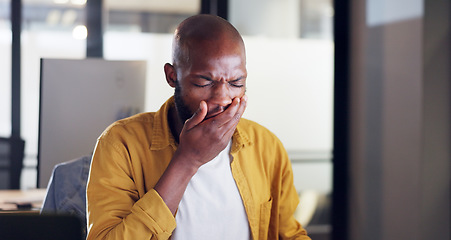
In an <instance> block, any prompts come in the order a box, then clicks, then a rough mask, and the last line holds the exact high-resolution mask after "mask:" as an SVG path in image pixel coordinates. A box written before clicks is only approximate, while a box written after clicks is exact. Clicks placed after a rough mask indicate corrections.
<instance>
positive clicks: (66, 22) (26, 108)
mask: <svg viewBox="0 0 451 240" xmlns="http://www.w3.org/2000/svg"><path fill="white" fill-rule="evenodd" d="M85 4H86V0H84V1H83V0H71V1H69V0H23V1H22V8H23V10H22V36H21V37H22V43H21V47H22V50H21V53H22V61H21V78H22V79H21V81H22V84H21V94H22V102H21V108H22V109H21V118H22V122H21V125H22V126H21V129H22V137H23V139H24V140H25V142H26V143H25V159H24V170H23V174H22V183H21V185H22V188H25V189H26V188H35V187H36V181H37V180H36V179H37V168H36V167H37V149H38V127H39V126H38V124H39V85H40V59H41V58H84V57H85V56H86V54H85V52H86V30H85V29H86V28H85V27H84V22H85ZM63 141H69V139H64V140H63ZM67 160H70V159H67ZM45 186H47V183H40V187H45Z"/></svg>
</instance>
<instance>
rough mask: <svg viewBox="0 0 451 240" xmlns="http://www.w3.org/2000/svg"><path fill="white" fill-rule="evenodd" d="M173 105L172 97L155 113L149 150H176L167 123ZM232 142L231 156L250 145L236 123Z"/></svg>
mask: <svg viewBox="0 0 451 240" xmlns="http://www.w3.org/2000/svg"><path fill="white" fill-rule="evenodd" d="M174 105H175V101H174V97H173V96H172V97H171V98H169V99H168V100H167V101H166V102H165V103H164V104H163V105H162V106H161V108H160V109H159V110H158V111H157V112H156V113H155V117H154V122H153V129H152V140H151V146H150V150H162V149H164V148H166V147H168V146H172V147H173V148H174V149H177V143H176V142H175V139H174V136H172V132H171V129H170V128H169V122H168V113H169V109H171V108H172V107H174ZM232 140H233V141H232V148H231V150H230V153H231V154H233V153H236V152H238V151H239V150H240V149H241V148H243V147H245V146H247V145H250V144H251V141H250V140H249V136H248V134H247V132H246V131H244V128H243V126H241V124H240V123H238V126H237V128H236V130H235V132H234V134H233V136H232Z"/></svg>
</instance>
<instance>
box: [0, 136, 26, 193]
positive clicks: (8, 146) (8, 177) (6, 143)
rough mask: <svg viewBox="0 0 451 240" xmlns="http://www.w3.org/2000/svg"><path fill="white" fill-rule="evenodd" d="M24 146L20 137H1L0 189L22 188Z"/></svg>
mask: <svg viewBox="0 0 451 240" xmlns="http://www.w3.org/2000/svg"><path fill="white" fill-rule="evenodd" d="M24 148H25V141H24V140H22V139H20V138H17V137H10V138H4V137H1V138H0V179H1V180H3V181H0V182H1V183H0V189H20V175H21V173H22V167H23V158H24Z"/></svg>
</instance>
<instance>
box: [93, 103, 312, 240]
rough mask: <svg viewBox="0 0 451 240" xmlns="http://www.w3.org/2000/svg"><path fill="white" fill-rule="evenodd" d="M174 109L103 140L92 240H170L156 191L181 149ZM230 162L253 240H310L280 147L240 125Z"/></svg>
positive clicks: (264, 133)
mask: <svg viewBox="0 0 451 240" xmlns="http://www.w3.org/2000/svg"><path fill="white" fill-rule="evenodd" d="M173 105H174V100H173V98H170V99H169V100H168V101H167V102H166V103H165V104H164V105H163V106H162V107H161V109H160V110H159V111H157V112H156V113H142V114H138V115H135V116H133V117H130V118H127V119H123V120H120V121H117V122H115V123H113V124H112V125H111V126H109V127H108V128H107V129H106V130H105V131H104V133H103V134H102V135H101V136H100V137H99V139H98V141H97V145H96V148H95V151H94V155H93V159H92V164H91V172H90V176H89V181H88V186H87V217H88V238H87V239H121V240H122V239H133V240H138V239H169V238H170V236H171V234H172V231H173V230H174V229H175V227H176V222H175V218H174V216H173V215H172V213H171V211H170V210H169V208H168V207H167V206H166V204H165V203H164V201H163V200H162V198H161V197H160V196H159V195H158V193H157V192H156V191H155V190H154V189H153V187H154V186H155V184H156V183H157V182H158V180H159V178H160V177H161V175H162V174H163V172H164V171H165V169H166V167H167V166H168V164H169V162H170V160H171V158H172V156H173V154H174V152H175V150H176V149H177V143H176V142H175V140H174V137H173V136H172V133H171V130H170V129H169V125H168V118H167V116H168V110H169V109H170V108H171V107H172V106H173ZM231 155H232V157H233V161H232V163H231V169H232V175H233V178H234V179H235V181H236V184H237V186H238V189H239V192H240V194H241V198H242V199H243V203H244V207H245V209H246V214H247V217H248V221H249V226H250V229H251V233H252V238H253V239H271V240H273V239H279V238H280V239H310V238H309V237H307V235H306V234H307V233H306V231H305V230H304V229H303V228H302V226H301V225H300V224H299V223H298V222H297V221H296V220H295V218H294V216H293V213H294V211H295V209H296V207H297V205H298V203H299V199H298V195H297V193H296V189H295V188H294V185H293V172H292V168H291V164H290V161H289V159H288V155H287V153H286V151H285V149H284V148H283V146H282V143H281V142H280V141H279V139H277V137H276V136H275V135H274V134H272V133H271V132H269V131H268V130H267V129H266V128H264V127H262V126H260V125H258V124H256V123H254V122H252V121H249V120H246V119H241V120H240V122H239V124H238V126H237V129H236V131H235V133H234V135H233V137H232V148H231ZM243 227H244V226H243ZM246 227H247V226H246Z"/></svg>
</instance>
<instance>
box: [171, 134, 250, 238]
mask: <svg viewBox="0 0 451 240" xmlns="http://www.w3.org/2000/svg"><path fill="white" fill-rule="evenodd" d="M230 146H231V141H230V142H229V144H228V145H227V147H226V148H225V149H224V150H223V151H222V152H221V153H219V155H218V156H216V157H215V158H214V159H213V160H211V161H210V162H208V163H206V164H204V165H202V166H201V167H200V168H199V170H198V171H197V173H196V174H195V175H194V176H193V178H192V179H191V180H190V182H189V183H188V186H187V188H186V190H185V193H184V195H183V197H182V200H181V201H180V204H179V207H178V210H177V213H176V216H175V221H176V222H177V227H176V228H175V230H174V232H173V233H172V239H175V240H180V239H187V240H193V239H196V240H202V239H208V240H211V239H227V240H229V239H237V240H240V239H250V238H251V235H250V230H249V222H248V220H247V215H246V210H245V208H244V205H243V201H242V199H241V196H240V193H239V191H238V188H237V186H236V183H235V180H234V179H233V177H232V170H231V168H230V163H231V159H232V156H231V155H230Z"/></svg>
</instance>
